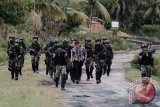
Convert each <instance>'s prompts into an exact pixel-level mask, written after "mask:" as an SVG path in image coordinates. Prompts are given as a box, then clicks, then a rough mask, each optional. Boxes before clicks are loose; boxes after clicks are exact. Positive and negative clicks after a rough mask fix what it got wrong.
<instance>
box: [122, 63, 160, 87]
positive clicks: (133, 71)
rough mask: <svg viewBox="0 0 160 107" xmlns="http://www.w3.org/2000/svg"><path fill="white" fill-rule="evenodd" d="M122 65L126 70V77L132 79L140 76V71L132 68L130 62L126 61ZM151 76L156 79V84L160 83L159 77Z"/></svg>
mask: <svg viewBox="0 0 160 107" xmlns="http://www.w3.org/2000/svg"><path fill="white" fill-rule="evenodd" d="M124 66H125V68H126V70H127V73H126V78H127V79H128V80H130V81H133V80H135V79H137V78H139V77H141V71H140V70H139V69H135V68H132V67H131V65H130V63H126V64H125V65H124ZM152 78H153V79H154V80H156V81H157V83H158V84H160V77H158V76H152Z"/></svg>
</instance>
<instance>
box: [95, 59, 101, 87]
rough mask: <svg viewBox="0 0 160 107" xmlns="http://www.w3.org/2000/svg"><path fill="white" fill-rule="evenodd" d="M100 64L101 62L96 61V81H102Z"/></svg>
mask: <svg viewBox="0 0 160 107" xmlns="http://www.w3.org/2000/svg"><path fill="white" fill-rule="evenodd" d="M99 80H100V64H99V62H97V63H96V83H97V84H99V83H100V81H99Z"/></svg>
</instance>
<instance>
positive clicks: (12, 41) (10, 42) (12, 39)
mask: <svg viewBox="0 0 160 107" xmlns="http://www.w3.org/2000/svg"><path fill="white" fill-rule="evenodd" d="M14 44H15V37H14V36H9V42H8V47H7V53H8V56H9V58H8V70H9V71H11V69H12V67H11V65H12V64H11V62H12V59H11V57H10V55H9V49H10V47H11V46H13V45H14Z"/></svg>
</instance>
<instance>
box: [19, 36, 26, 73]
mask: <svg viewBox="0 0 160 107" xmlns="http://www.w3.org/2000/svg"><path fill="white" fill-rule="evenodd" d="M19 45H20V46H21V47H22V48H23V51H24V53H26V45H25V43H24V41H23V38H19ZM24 55H25V54H24ZM24 55H23V56H22V59H21V63H22V67H23V65H24ZM19 73H20V75H22V68H21V70H20V72H19Z"/></svg>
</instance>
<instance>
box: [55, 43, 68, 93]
mask: <svg viewBox="0 0 160 107" xmlns="http://www.w3.org/2000/svg"><path fill="white" fill-rule="evenodd" d="M54 54H55V57H54V59H55V61H54V64H55V66H56V73H55V75H54V81H55V83H56V87H58V84H59V79H60V75H61V90H62V91H64V90H65V84H66V79H67V78H66V76H67V72H66V66H67V51H66V50H64V49H63V47H62V43H58V44H57V48H56V50H55V52H54Z"/></svg>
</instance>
